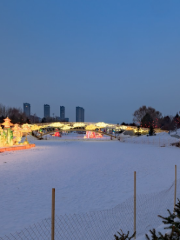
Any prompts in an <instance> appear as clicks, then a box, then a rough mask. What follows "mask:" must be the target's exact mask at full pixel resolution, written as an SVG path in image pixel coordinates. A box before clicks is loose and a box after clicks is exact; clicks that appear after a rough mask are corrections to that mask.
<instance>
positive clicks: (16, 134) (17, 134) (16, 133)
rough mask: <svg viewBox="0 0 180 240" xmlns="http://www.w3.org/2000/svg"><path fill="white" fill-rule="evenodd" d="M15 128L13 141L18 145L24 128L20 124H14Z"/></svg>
mask: <svg viewBox="0 0 180 240" xmlns="http://www.w3.org/2000/svg"><path fill="white" fill-rule="evenodd" d="M12 130H13V137H14V138H13V141H14V144H15V145H18V143H19V142H20V141H21V138H22V129H21V128H20V127H19V125H18V124H14V127H13V128H12Z"/></svg>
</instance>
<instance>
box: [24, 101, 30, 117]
mask: <svg viewBox="0 0 180 240" xmlns="http://www.w3.org/2000/svg"><path fill="white" fill-rule="evenodd" d="M23 112H24V113H25V115H26V117H30V115H31V105H30V104H29V103H23Z"/></svg>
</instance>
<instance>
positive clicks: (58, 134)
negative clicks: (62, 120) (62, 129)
mask: <svg viewBox="0 0 180 240" xmlns="http://www.w3.org/2000/svg"><path fill="white" fill-rule="evenodd" d="M52 136H54V137H61V135H60V133H59V132H55V134H54V135H52Z"/></svg>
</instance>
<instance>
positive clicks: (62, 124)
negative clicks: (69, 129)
mask: <svg viewBox="0 0 180 240" xmlns="http://www.w3.org/2000/svg"><path fill="white" fill-rule="evenodd" d="M64 125H65V124H64V123H60V122H54V123H50V124H48V126H50V127H55V128H57V127H58V128H62V127H63V126H64Z"/></svg>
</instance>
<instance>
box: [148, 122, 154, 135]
mask: <svg viewBox="0 0 180 240" xmlns="http://www.w3.org/2000/svg"><path fill="white" fill-rule="evenodd" d="M154 134H155V130H154V127H153V125H152V124H151V125H150V127H149V136H153V135H154Z"/></svg>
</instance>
